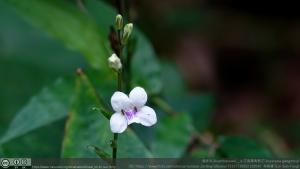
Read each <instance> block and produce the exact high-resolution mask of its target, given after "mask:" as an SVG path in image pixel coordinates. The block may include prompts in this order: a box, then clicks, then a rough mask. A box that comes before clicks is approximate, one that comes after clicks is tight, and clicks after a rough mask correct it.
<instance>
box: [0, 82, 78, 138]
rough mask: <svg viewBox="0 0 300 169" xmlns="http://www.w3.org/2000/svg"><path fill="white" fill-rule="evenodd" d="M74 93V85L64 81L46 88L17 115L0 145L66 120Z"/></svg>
mask: <svg viewBox="0 0 300 169" xmlns="http://www.w3.org/2000/svg"><path fill="white" fill-rule="evenodd" d="M72 91H73V85H72V83H71V82H69V81H68V80H63V79H59V80H57V81H56V82H55V84H54V85H52V86H50V87H47V88H44V89H43V90H42V91H41V92H40V93H39V94H38V95H36V96H34V97H33V98H32V99H31V100H30V101H29V103H28V104H27V105H26V106H25V107H24V108H23V109H22V110H21V111H20V112H19V113H17V114H16V116H15V118H14V119H13V121H12V122H11V124H10V126H9V128H8V129H7V131H6V133H5V134H4V136H2V137H1V139H0V144H3V143H5V142H7V141H9V140H11V139H14V138H16V137H19V136H21V135H23V134H25V133H27V132H29V131H32V130H34V129H37V128H39V127H42V126H45V125H47V124H50V123H52V122H55V121H57V120H60V119H62V118H64V117H65V116H66V115H67V112H68V107H69V103H70V97H71V96H72Z"/></svg>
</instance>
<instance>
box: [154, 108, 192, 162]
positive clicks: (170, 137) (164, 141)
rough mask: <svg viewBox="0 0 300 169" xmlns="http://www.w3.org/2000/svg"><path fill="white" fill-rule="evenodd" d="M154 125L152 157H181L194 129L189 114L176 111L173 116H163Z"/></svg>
mask: <svg viewBox="0 0 300 169" xmlns="http://www.w3.org/2000/svg"><path fill="white" fill-rule="evenodd" d="M156 125H157V126H156V127H157V129H156V131H155V132H156V133H155V136H154V140H153V143H152V152H153V155H154V157H158V158H179V157H181V156H182V155H183V154H184V152H185V150H186V148H187V145H188V143H189V140H190V138H191V136H192V133H193V131H194V128H193V126H192V122H191V119H190V118H189V115H188V114H186V113H177V114H176V115H174V116H164V117H162V118H161V119H159V122H158V123H157V124H156Z"/></svg>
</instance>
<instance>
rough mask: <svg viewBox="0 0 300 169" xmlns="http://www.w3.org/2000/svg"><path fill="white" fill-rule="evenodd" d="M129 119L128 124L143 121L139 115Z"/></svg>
mask: <svg viewBox="0 0 300 169" xmlns="http://www.w3.org/2000/svg"><path fill="white" fill-rule="evenodd" d="M127 121H128V125H129V124H132V123H141V122H140V119H139V118H138V117H133V118H132V119H130V120H128V119H127Z"/></svg>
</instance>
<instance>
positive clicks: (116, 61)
mask: <svg viewBox="0 0 300 169" xmlns="http://www.w3.org/2000/svg"><path fill="white" fill-rule="evenodd" d="M108 64H109V67H111V68H113V69H115V70H117V71H118V70H120V69H121V68H122V63H121V60H120V58H119V57H118V56H117V55H116V54H115V53H113V54H112V55H111V56H110V57H109V58H108Z"/></svg>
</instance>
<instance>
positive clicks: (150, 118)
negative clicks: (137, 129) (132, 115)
mask: <svg viewBox="0 0 300 169" xmlns="http://www.w3.org/2000/svg"><path fill="white" fill-rule="evenodd" d="M136 118H138V119H139V122H140V123H141V124H142V125H144V126H152V125H153V124H155V123H156V122H157V117H156V114H155V111H154V110H153V109H152V108H151V107H148V106H144V107H142V108H141V110H140V111H139V112H138V113H137V114H136Z"/></svg>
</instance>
